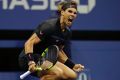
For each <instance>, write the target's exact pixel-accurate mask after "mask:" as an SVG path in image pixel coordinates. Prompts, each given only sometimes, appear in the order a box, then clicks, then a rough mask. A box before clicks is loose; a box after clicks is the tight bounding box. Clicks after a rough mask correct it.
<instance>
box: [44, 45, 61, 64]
mask: <svg viewBox="0 0 120 80" xmlns="http://www.w3.org/2000/svg"><path fill="white" fill-rule="evenodd" d="M45 53H46V54H45V55H44V57H45V60H48V61H50V62H52V63H53V64H55V63H56V61H57V59H58V53H59V48H58V46H57V45H51V46H49V47H48V48H46V49H45Z"/></svg>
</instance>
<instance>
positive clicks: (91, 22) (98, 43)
mask: <svg viewBox="0 0 120 80" xmlns="http://www.w3.org/2000/svg"><path fill="white" fill-rule="evenodd" d="M3 1H4V0H0V31H3V33H4V31H6V30H8V31H11V30H21V31H22V30H30V31H32V30H33V29H35V28H36V27H37V25H38V24H39V23H41V22H42V21H44V20H46V19H48V18H51V17H55V10H51V8H50V7H51V5H50V3H51V2H52V1H53V0H47V1H48V7H47V8H46V9H45V10H30V9H29V10H25V9H24V8H23V6H15V8H14V9H12V10H10V9H9V6H10V5H11V3H12V1H13V0H6V1H7V2H8V4H7V5H8V8H6V9H3V5H2V4H3ZM59 1H60V0H58V1H56V3H58V2H59ZM78 1H80V4H78V6H80V5H81V6H83V5H86V6H88V5H90V4H88V1H95V6H94V8H93V9H92V10H91V11H90V12H88V13H80V12H78V17H77V19H76V20H75V22H74V24H73V27H72V30H73V31H78V32H79V31H111V32H113V31H114V32H115V31H118V32H120V9H119V7H120V5H119V3H120V1H119V0H78ZM27 3H28V5H29V7H31V6H32V5H38V4H39V2H35V1H34V0H31V1H28V0H27ZM40 5H42V2H41V3H40ZM88 8H89V7H88ZM8 34H9V33H8ZM86 34H87V32H86ZM0 35H2V34H0ZM19 35H21V34H19ZM108 35H109V36H110V37H112V36H116V35H112V36H111V34H108ZM3 36H4V35H3ZM73 36H76V35H74V34H73ZM79 36H81V34H79V35H77V37H78V39H77V40H76V39H72V41H71V51H72V52H71V53H72V54H71V55H72V59H73V61H74V62H76V63H81V64H83V65H84V66H85V69H87V70H89V71H88V73H90V79H91V80H120V77H119V73H120V69H119V67H120V62H119V61H120V39H119V40H118V39H116V40H112V39H110V40H109V39H107V40H104V37H103V38H102V39H100V40H96V36H97V35H96V36H95V39H94V40H90V39H85V40H84V39H83V40H81V39H80V38H79ZM6 37H7V36H6ZM11 37H12V36H11ZM97 37H99V35H98V36H97ZM100 37H101V36H100ZM117 37H119V36H117ZM25 41H26V39H24V40H21V39H15V40H14V39H12V38H10V39H1V38H0V50H1V51H0V54H1V56H3V54H4V50H6V49H8V48H9V49H14V48H15V49H16V48H17V49H19V48H20V49H21V48H23V45H24V42H25ZM2 51H3V52H2ZM11 54H12V52H9V54H5V55H6V56H10V55H11ZM13 58H14V57H13ZM0 60H2V59H0ZM1 64H2V62H1ZM13 64H14V63H13ZM11 65H12V64H11ZM21 73H22V72H21V71H19V70H17V71H14V70H13V71H9V69H8V71H4V70H3V71H2V69H1V72H0V80H10V79H11V80H19V75H20V74H21ZM86 74H87V73H86ZM6 76H7V77H6ZM30 78H31V77H28V78H27V79H26V80H28V79H29V80H30ZM79 80H81V79H79ZM83 80H85V79H83Z"/></svg>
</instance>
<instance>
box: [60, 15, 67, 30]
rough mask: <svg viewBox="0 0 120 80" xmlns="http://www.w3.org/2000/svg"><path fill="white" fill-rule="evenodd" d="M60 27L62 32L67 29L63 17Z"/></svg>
mask: <svg viewBox="0 0 120 80" xmlns="http://www.w3.org/2000/svg"><path fill="white" fill-rule="evenodd" d="M60 27H61V30H62V31H64V30H65V27H66V25H65V23H64V22H63V17H62V16H61V17H60Z"/></svg>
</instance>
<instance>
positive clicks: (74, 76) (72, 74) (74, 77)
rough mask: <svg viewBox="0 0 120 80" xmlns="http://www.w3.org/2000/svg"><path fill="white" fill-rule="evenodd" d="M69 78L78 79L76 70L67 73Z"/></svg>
mask: <svg viewBox="0 0 120 80" xmlns="http://www.w3.org/2000/svg"><path fill="white" fill-rule="evenodd" d="M66 78H67V79H76V78H77V74H76V73H75V72H71V73H69V74H67V75H66Z"/></svg>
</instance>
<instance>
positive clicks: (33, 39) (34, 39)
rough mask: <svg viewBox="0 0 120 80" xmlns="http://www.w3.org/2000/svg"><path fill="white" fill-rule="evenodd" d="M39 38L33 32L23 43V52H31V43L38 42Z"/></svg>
mask: <svg viewBox="0 0 120 80" xmlns="http://www.w3.org/2000/svg"><path fill="white" fill-rule="evenodd" d="M40 41H41V40H40V39H39V38H38V36H37V34H36V33H34V34H33V35H32V36H31V37H30V38H29V39H28V40H27V42H26V43H25V45H24V47H25V53H26V54H27V53H33V45H34V44H36V43H38V42H40Z"/></svg>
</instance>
